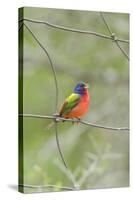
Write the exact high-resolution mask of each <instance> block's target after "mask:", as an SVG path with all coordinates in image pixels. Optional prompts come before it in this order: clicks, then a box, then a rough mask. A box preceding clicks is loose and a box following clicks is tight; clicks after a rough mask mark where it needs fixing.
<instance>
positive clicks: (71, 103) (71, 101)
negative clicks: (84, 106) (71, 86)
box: [59, 93, 80, 116]
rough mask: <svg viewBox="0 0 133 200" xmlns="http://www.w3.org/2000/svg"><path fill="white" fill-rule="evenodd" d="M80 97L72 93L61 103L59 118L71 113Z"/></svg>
mask: <svg viewBox="0 0 133 200" xmlns="http://www.w3.org/2000/svg"><path fill="white" fill-rule="evenodd" d="M79 101H80V95H79V94H75V93H72V94H71V95H70V96H69V97H68V98H67V99H66V100H65V102H64V103H63V105H62V107H61V109H60V113H59V114H60V116H62V115H66V114H68V113H70V112H71V110H72V109H73V108H74V107H75V106H76V105H77V104H78V103H79Z"/></svg>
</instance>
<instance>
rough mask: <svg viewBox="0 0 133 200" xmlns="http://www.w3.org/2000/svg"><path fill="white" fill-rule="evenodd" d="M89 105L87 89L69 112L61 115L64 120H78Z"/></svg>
mask: <svg viewBox="0 0 133 200" xmlns="http://www.w3.org/2000/svg"><path fill="white" fill-rule="evenodd" d="M89 105H90V96H89V93H88V89H87V88H86V89H85V92H84V95H82V96H81V97H80V101H79V103H78V104H77V105H76V106H75V107H74V108H73V109H72V110H71V111H70V113H68V114H66V115H63V117H64V118H80V117H82V116H83V115H84V114H86V112H87V111H88V109H89Z"/></svg>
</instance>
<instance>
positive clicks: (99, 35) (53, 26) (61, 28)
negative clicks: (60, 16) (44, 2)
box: [19, 18, 129, 43]
mask: <svg viewBox="0 0 133 200" xmlns="http://www.w3.org/2000/svg"><path fill="white" fill-rule="evenodd" d="M21 21H28V22H31V23H37V24H44V25H47V26H49V27H52V28H56V29H60V30H63V31H70V32H75V33H83V34H89V35H93V36H96V37H101V38H104V39H108V40H112V37H111V36H107V35H104V34H101V33H97V32H94V31H84V30H80V29H75V28H69V27H65V26H59V25H56V24H52V23H50V22H47V21H38V20H33V19H27V18H24V19H20V20H19V22H21ZM117 41H119V42H124V43H129V41H128V40H125V39H121V38H117Z"/></svg>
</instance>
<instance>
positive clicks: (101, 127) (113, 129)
mask: <svg viewBox="0 0 133 200" xmlns="http://www.w3.org/2000/svg"><path fill="white" fill-rule="evenodd" d="M101 17H102V19H103V21H104V23H105V25H106V27H107V29H108V31H109V33H110V36H108V35H104V34H101V33H97V32H93V31H85V30H80V29H75V28H69V27H65V26H59V25H55V24H52V23H49V22H48V21H38V20H32V19H27V18H24V19H20V20H19V23H20V26H19V31H20V30H21V28H22V27H23V25H24V26H25V27H26V29H27V30H28V31H29V32H30V34H31V35H32V37H33V38H34V40H35V41H36V42H37V43H38V45H39V46H40V47H41V49H42V50H43V51H44V52H45V54H46V55H47V57H48V60H49V63H50V65H51V69H52V72H53V77H54V82H55V110H54V111H55V113H57V108H58V95H59V90H58V82H57V74H56V70H55V67H54V65H53V62H52V59H51V57H50V54H49V52H48V50H47V49H46V48H45V47H44V46H43V45H42V44H41V43H40V41H39V40H38V38H37V37H36V35H35V34H34V33H33V32H32V30H31V29H30V28H29V26H27V25H26V24H25V23H24V21H27V22H31V23H37V24H43V25H47V26H49V27H52V28H56V29H60V30H63V31H70V32H75V33H80V34H88V35H93V36H96V37H100V38H103V39H107V40H111V41H114V42H115V43H116V45H117V46H118V48H119V49H120V50H121V52H122V53H123V55H124V56H125V57H126V58H127V59H128V60H129V57H128V55H127V53H126V52H125V51H124V50H123V48H122V47H121V46H120V44H119V42H121V43H126V44H129V40H125V39H121V38H118V37H116V36H115V34H114V33H112V31H111V29H110V27H109V25H108V23H107V21H106V20H105V18H104V16H103V14H102V13H101ZM19 117H30V118H40V119H50V120H53V122H54V129H55V136H56V143H57V148H58V151H59V154H60V157H61V160H62V163H63V165H64V167H65V169H66V170H67V172H68V174H70V175H71V176H72V182H73V188H71V187H58V186H56V185H44V186H35V185H26V184H19V186H23V187H27V188H38V189H39V188H40V189H41V188H53V189H62V190H75V189H77V187H76V185H75V182H74V181H73V179H74V178H73V174H72V172H71V171H70V169H69V167H68V165H67V162H66V161H65V158H64V155H63V152H62V149H61V146H60V143H59V138H58V127H57V123H58V122H61V121H63V122H64V121H67V122H73V123H74V122H76V123H80V124H83V125H87V126H91V127H94V128H100V129H106V130H112V131H117V132H119V131H120V132H121V131H129V128H128V127H110V126H103V125H98V124H94V123H89V122H86V121H83V120H79V119H66V118H62V117H59V116H58V115H38V114H26V113H22V114H21V113H20V114H19ZM77 184H78V183H77Z"/></svg>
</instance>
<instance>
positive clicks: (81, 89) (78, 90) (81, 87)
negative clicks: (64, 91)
mask: <svg viewBox="0 0 133 200" xmlns="http://www.w3.org/2000/svg"><path fill="white" fill-rule="evenodd" d="M87 88H88V86H87V84H85V83H83V82H80V83H78V84H77V85H76V87H75V88H74V93H76V94H80V95H81V96H82V95H84V94H85V91H86V89H87Z"/></svg>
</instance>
